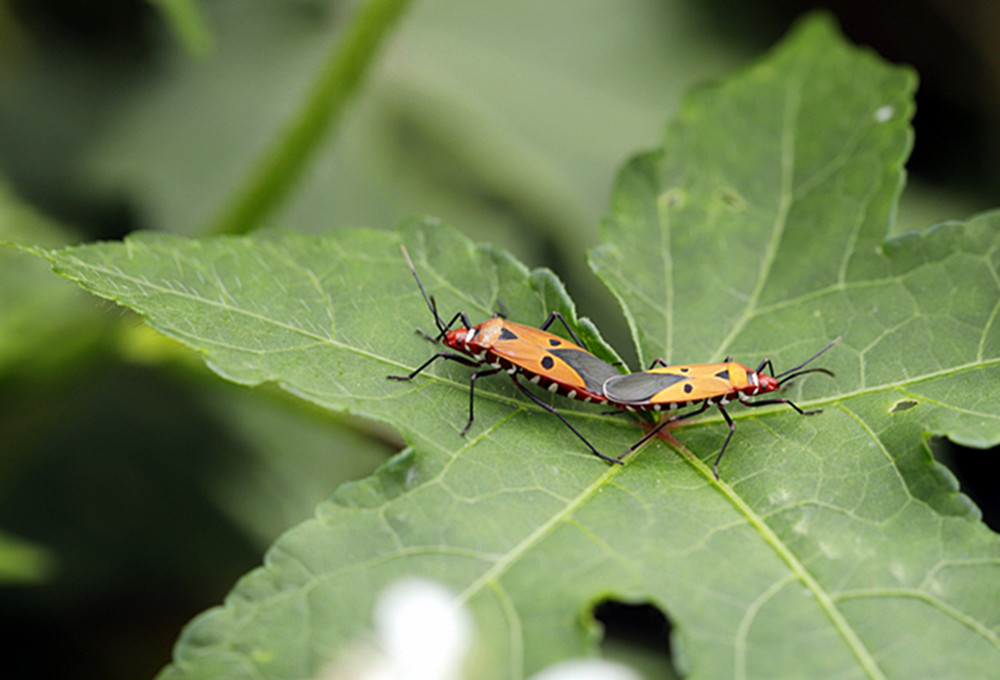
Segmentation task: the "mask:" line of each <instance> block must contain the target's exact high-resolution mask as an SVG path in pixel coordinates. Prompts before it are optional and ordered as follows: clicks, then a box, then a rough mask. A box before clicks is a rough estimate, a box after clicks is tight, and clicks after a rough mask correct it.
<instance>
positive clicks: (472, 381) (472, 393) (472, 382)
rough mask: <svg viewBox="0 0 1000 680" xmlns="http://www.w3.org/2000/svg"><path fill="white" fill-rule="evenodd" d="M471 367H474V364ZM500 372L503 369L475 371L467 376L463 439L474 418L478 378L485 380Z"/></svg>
mask: <svg viewBox="0 0 1000 680" xmlns="http://www.w3.org/2000/svg"><path fill="white" fill-rule="evenodd" d="M473 365H474V366H475V364H473ZM501 370H503V369H500V368H491V369H489V370H488V371H476V372H475V373H473V374H472V375H470V376H469V422H467V423H466V424H465V427H463V428H462V432H461V435H462V436H463V437H464V436H465V433H466V432H468V431H469V428H470V427H472V421H473V420H474V419H475V417H476V416H475V414H474V413H473V409H474V408H475V404H476V380H478V379H479V378H485V377H486V376H488V375H496V374H497V373H499V372H500V371H501Z"/></svg>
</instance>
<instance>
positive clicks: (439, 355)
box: [386, 352, 482, 380]
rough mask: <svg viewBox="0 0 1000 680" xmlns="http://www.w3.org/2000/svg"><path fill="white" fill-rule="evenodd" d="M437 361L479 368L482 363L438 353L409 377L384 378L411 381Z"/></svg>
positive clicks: (459, 355) (390, 376) (451, 354)
mask: <svg viewBox="0 0 1000 680" xmlns="http://www.w3.org/2000/svg"><path fill="white" fill-rule="evenodd" d="M438 359H448V360H449V361H457V362H458V363H460V364H465V365H466V366H481V365H482V362H479V361H473V360H472V359H467V358H466V357H463V356H462V355H461V354H453V353H451V352H438V353H437V354H435V355H434V356H432V357H431V358H430V359H428V360H427V361H425V362H424V363H422V364H420V365H419V366H417V367H416V368H415V369H413V371H412V372H411V373H410V374H409V375H387V376H386V378H388V379H389V380H412V379H413V378H414V377H415V376H416V375H417V374H419V373H421V372H423V370H424V369H425V368H427V367H428V366H430V365H431V364H433V363H434V362H435V361H437V360H438Z"/></svg>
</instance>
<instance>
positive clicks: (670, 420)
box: [615, 401, 709, 460]
mask: <svg viewBox="0 0 1000 680" xmlns="http://www.w3.org/2000/svg"><path fill="white" fill-rule="evenodd" d="M708 407H709V403H708V402H707V401H703V402H702V403H701V406H699V407H698V408H696V409H695V410H694V411H690V412H688V413H682V414H680V415H678V416H673V417H672V418H664V419H663V421H662V422H660V423H658V424H657V426H656V427H654V428H653V429H652V430H650V431H649V432H647V433H646V434H645V435H643V437H642V439H640V440H639V441H637V442H636V443H635V444H633V445H632V446H630V447H629V448H628V450H626V451H625V453H623V454H621V455H620V456H618V458H616V459H615V460H621V459H622V458H624V457H625V456H627V455H629V454H630V453H632V452H633V451H635V450H636V449H638V448H640V447H641V446H642V445H643V444H645V443H646V442H648V441H649V440H650V439H652V438H653V437H655V436H656V435H657V434H659V432H660V430H662V429H663V428H665V427H666V426H667V425H669V424H670V423H676V422H677V421H678V420H686V419H688V418H693V417H694V416H696V415H698V414H700V413H704V412H705V411H706V410H707V409H708Z"/></svg>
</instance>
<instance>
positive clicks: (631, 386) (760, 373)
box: [602, 338, 840, 479]
mask: <svg viewBox="0 0 1000 680" xmlns="http://www.w3.org/2000/svg"><path fill="white" fill-rule="evenodd" d="M838 342H840V338H837V339H836V340H834V341H833V342H831V343H830V344H828V345H827V346H826V347H824V348H823V349H821V350H820V351H818V352H816V354H814V355H812V356H811V357H809V358H808V359H806V360H805V361H803V362H802V363H801V364H799V365H798V366H795V367H794V368H790V369H788V370H787V371H785V372H783V373H778V374H777V375H775V373H774V366H773V365H772V364H771V360H770V359H764V361H762V362H760V366H758V367H757V370H756V371H752V370H750V369H749V368H747V367H746V366H744V365H743V364H740V363H737V362H735V361H733V360H732V357H726V360H725V361H724V362H722V363H715V364H686V365H677V366H670V365H668V364H667V363H666V362H665V361H664V360H663V359H657V360H656V361H654V362H653V365H654V366H656V365H657V364H659V366H660V367H659V368H650V369H649V370H648V371H643V372H641V373H630V374H628V375H617V376H612V377H611V378H609V379H608V380H607V382H605V383H604V385H603V387H602V391H603V392H604V397H605V398H606V399H607V400H608V403H610V404H613V405H614V406H617V407H619V408H622V409H625V410H627V411H663V410H667V409H670V410H673V409H678V408H683V407H684V406H691V405H694V404H697V403H698V402H701V405H700V406H699V407H698V408H697V409H695V410H694V411H691V412H689V413H683V414H680V415H677V416H673V417H671V418H667V419H665V420H664V421H663V422H661V423H659V424H658V425H657V426H656V427H654V428H653V429H652V430H650V431H649V432H648V433H647V434H646V436H644V437H643V438H642V439H640V440H639V441H638V442H636V444H635V445H634V446H632V447H631V448H630V449H628V450H627V451H626V452H625V453H623V454H621V456H619V458H624V457H625V456H627V455H629V454H630V453H632V452H633V451H635V450H636V449H638V448H639V447H640V446H642V445H643V444H645V443H646V442H647V441H649V440H650V439H652V438H653V437H655V436H656V435H657V433H658V432H659V431H660V430H662V429H663V428H664V427H666V426H667V425H669V424H670V423H676V422H677V421H679V420H684V419H686V418H691V417H693V416H696V415H698V414H700V413H704V412H705V411H706V410H707V409H708V407H709V406H711V405H712V404H715V405H716V406H718V407H719V412H720V413H721V414H722V417H723V418H725V419H726V423H727V424H728V425H729V434H728V435H727V436H726V441H725V442H723V444H722V449H721V450H720V451H719V455H717V456H716V457H715V463H714V464H713V465H712V472H714V473H715V478H716V479H718V478H719V461H720V460H722V454H724V453H725V452H726V447H727V446H729V440H730V439H732V438H733V432H735V431H736V423H734V422H733V419H732V418H730V417H729V414H728V413H726V409H725V408H724V407H725V405H726V404H728V403H729V402H731V401H734V400H735V401H739V402H740V403H741V404H743V405H744V406H767V405H769V404H788V405H789V406H791V407H792V408H793V409H795V410H796V411H797V412H798V413H799V414H800V415H804V416H811V415H813V414H816V413H821V412H822V409H816V410H814V411H803V410H802V409H801V408H799V407H798V406H796V405H795V404H794V403H792V402H791V401H789V400H788V399H784V398H777V399H762V400H759V401H747V400H746V397H753V396H756V395H758V394H763V393H765V392H773V391H775V390H777V389H779V388H781V387H783V386H785V385H787V384H788V382H789V381H790V380H793V379H794V378H797V377H799V376H801V375H805V374H807V373H825V374H827V375H829V376H832V375H833V373H831V372H830V371H828V370H827V369H825V368H807V369H806V370H804V371H803V370H801V369H802V367H804V366H805V365H806V364H808V363H810V362H811V361H813V360H814V359H816V358H817V357H818V356H819V355H821V354H823V352H825V351H827V350H828V349H830V348H831V347H833V346H834V345H835V344H837V343H838ZM765 369H770V371H771V374H770V375H768V374H766V373H764V370H765Z"/></svg>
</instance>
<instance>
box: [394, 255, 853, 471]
mask: <svg viewBox="0 0 1000 680" xmlns="http://www.w3.org/2000/svg"><path fill="white" fill-rule="evenodd" d="M402 251H403V256H404V257H405V258H406V262H407V264H408V265H409V267H410V271H411V272H412V273H413V277H414V279H416V281H417V286H418V287H419V288H420V292H421V294H422V295H423V297H424V300H425V301H426V303H427V306H428V307H429V308H430V310H431V313H432V314H433V315H434V322H435V323H436V324H437V327H438V331H439V333H438V335H437V336H436V337H432V336H429V335H428V336H427V337H428V338H429V339H430V340H433V341H435V342H441V343H443V344H444V345H445V346H446V347H449V348H451V349H453V350H456V351H457V352H460V353H456V352H438V353H437V354H434V355H433V356H431V357H430V358H429V359H428V360H427V361H425V362H424V363H423V364H421V365H420V366H418V367H417V368H416V369H414V370H413V371H412V372H411V373H410V374H409V375H404V376H400V375H390V376H388V377H389V378H390V379H392V380H411V379H413V378H414V377H416V376H417V375H419V374H420V373H421V372H422V371H423V370H424V369H426V368H427V367H428V366H430V365H431V364H432V363H434V362H435V361H437V360H438V359H448V360H450V361H457V362H459V363H461V364H465V365H466V366H471V367H479V366H488V367H489V368H487V369H485V370H482V371H476V372H475V373H473V374H472V375H471V376H470V377H469V420H468V422H466V424H465V427H464V428H463V429H462V434H463V435H464V434H465V433H466V432H468V430H469V428H470V427H471V426H472V421H473V420H474V418H475V414H474V407H475V385H476V380H478V379H479V378H483V377H486V376H490V375H495V374H497V373H500V372H501V371H505V372H506V373H508V374H509V375H510V377H511V380H513V381H514V384H515V385H516V386H517V388H518V389H519V390H520V391H521V392H523V393H524V394H525V395H526V396H527V397H528V398H529V399H531V400H532V401H533V402H535V403H536V404H538V405H539V406H540V407H542V408H543V409H545V410H546V411H548V412H550V413H552V414H553V415H555V416H556V417H558V418H559V419H560V420H561V421H562V422H563V424H564V425H566V427H568V428H569V429H570V430H571V431H572V432H573V434H575V435H576V436H577V437H579V438H580V440H581V441H582V442H583V443H584V444H586V445H587V447H588V448H589V449H590V450H591V452H593V453H594V455H596V456H598V457H600V458H602V459H604V460H606V461H608V462H609V463H617V464H621V463H622V459H623V458H625V457H626V456H628V455H629V454H630V453H632V452H633V451H635V450H636V449H638V448H639V447H640V446H642V445H643V444H645V443H646V442H647V441H649V440H650V439H651V438H653V437H654V436H656V434H657V433H659V432H660V431H661V430H662V429H663V428H664V427H666V426H667V425H668V424H670V423H672V422H677V421H679V420H684V419H686V418H690V417H692V416H696V415H698V414H700V413H704V412H705V411H706V410H707V409H708V408H709V407H710V406H711V405H713V404H714V405H716V406H717V407H718V409H719V411H720V412H721V413H722V416H723V418H725V419H726V423H727V424H728V425H729V434H728V435H727V437H726V441H725V442H724V443H723V445H722V449H721V450H720V451H719V454H718V455H717V456H716V458H715V463H714V464H713V466H712V470H713V472H714V473H715V477H716V479H718V477H719V461H720V460H721V459H722V455H723V454H724V453H725V452H726V447H728V446H729V441H730V440H731V439H732V436H733V432H735V431H736V424H735V423H734V422H733V419H732V418H731V417H730V416H729V414H728V413H727V412H726V409H725V408H724V407H725V405H726V404H727V403H729V402H730V401H732V400H737V401H739V402H740V403H742V404H744V405H746V406H765V405H768V404H788V405H789V406H791V407H792V408H793V409H795V411H797V412H798V413H800V414H801V415H812V414H815V413H819V412H820V411H821V409H817V410H814V411H803V410H802V409H801V408H799V407H798V406H796V405H795V404H794V403H792V402H791V401H789V400H788V399H784V398H775V399H765V400H761V401H746V397H748V396H755V395H758V394H762V393H764V392H773V391H775V390H777V389H779V388H780V387H781V386H782V385H785V384H787V383H788V382H789V381H790V380H792V379H793V378H796V377H798V376H800V375H805V374H806V373H826V374H827V375H833V374H832V373H831V372H830V371H828V370H826V369H824V368H810V369H805V370H802V369H803V367H804V366H805V365H806V364H808V363H809V362H811V361H813V360H814V359H815V358H816V357H818V356H819V355H821V354H823V352H825V351H826V350H828V349H829V348H830V347H832V346H833V345H834V344H835V343H837V342H838V341H839V340H840V338H837V339H836V340H834V341H833V342H831V343H830V344H828V345H827V346H826V347H824V348H823V349H821V350H820V351H819V352H817V353H816V354H814V355H813V356H812V357H810V358H809V359H807V360H806V361H804V362H802V363H801V364H799V365H798V366H796V367H794V368H792V369H789V370H787V371H785V372H783V373H778V374H775V373H774V366H773V365H772V364H771V361H770V360H769V359H765V360H764V361H762V362H761V364H760V366H758V367H757V370H756V371H754V370H751V369H749V368H747V367H746V366H744V365H742V364H739V363H737V362H734V361H732V358H731V357H729V358H727V359H726V360H725V362H722V363H714V364H688V365H683V366H680V365H678V366H670V365H668V364H667V363H666V362H665V361H663V360H662V359H657V360H656V361H655V362H653V366H651V367H650V369H649V370H647V371H643V372H640V373H630V374H621V373H619V371H618V370H617V369H616V368H615V367H614V366H612V365H611V364H609V363H607V362H605V361H602V360H601V359H599V358H597V357H595V356H594V355H593V354H591V353H590V352H588V351H586V350H585V349H583V348H582V347H580V344H581V343H580V340H579V338H577V337H576V334H575V333H574V332H573V329H572V328H570V327H569V324H568V323H566V319H565V318H563V316H562V315H561V314H559V313H558V312H552V313H551V314H549V317H548V318H547V319H546V320H545V322H544V323H543V324H542V325H541V326H540V327H539V328H532V327H531V326H524V325H522V324H518V323H514V322H512V321H507V320H506V319H503V318H500V317H494V318H492V319H489V320H487V321H484V322H482V323H480V324H476V325H475V326H473V325H472V324H471V323H470V322H469V319H468V317H467V316H466V315H465V313H464V312H458V313H457V314H455V316H454V317H452V319H451V321H449V322H448V323H445V322H444V321H443V320H442V319H441V316H440V315H439V314H438V312H437V306H436V305H435V303H434V300H433V299H432V298H429V297H428V296H427V292H426V291H425V290H424V287H423V284H422V283H421V282H420V277H419V276H418V275H417V271H416V269H415V268H414V266H413V262H412V261H411V260H410V256H409V253H407V252H406V248H402ZM557 319H558V320H559V321H560V322H561V323H562V324H563V326H564V327H565V328H566V330H567V331H568V332H569V334H570V336H571V337H572V338H573V340H574V341H575V342H576V344H573V343H571V342H569V341H567V340H564V339H563V338H561V337H559V336H557V335H553V334H552V333H549V332H548V331H547V329H548V328H549V326H551V325H552V323H553V322H555V321H556V320H557ZM458 321H461V322H462V325H461V326H458V327H456V328H452V326H454V325H455V323H456V322H458ZM765 369H770V371H771V374H770V375H768V374H767V373H764V371H765ZM519 375H524V376H526V377H527V379H528V380H529V381H530V382H532V383H535V384H537V385H539V386H541V387H543V388H546V389H547V390H548V391H550V392H555V393H557V394H561V395H563V396H565V397H569V398H570V399H578V400H580V401H584V402H592V403H598V404H611V405H612V406H615V407H617V408H620V409H623V410H626V411H662V410H665V409H677V408H681V407H684V406H698V408H696V409H695V410H693V411H690V412H688V413H683V414H680V415H675V416H673V417H671V418H665V419H663V420H662V421H661V422H660V423H658V424H657V425H656V426H655V427H654V428H653V429H651V430H650V431H649V432H648V433H647V434H646V435H645V436H644V437H642V439H640V440H639V441H638V442H636V443H635V444H634V445H633V446H632V447H630V448H629V449H628V450H626V451H625V452H624V453H622V454H620V455H619V456H616V457H610V456H606V455H605V454H603V453H601V452H600V451H598V450H597V448H596V447H594V445H593V444H591V443H590V442H589V441H588V440H587V438H586V437H584V436H583V435H582V434H580V432H579V431H578V430H577V429H576V428H575V427H573V425H572V424H571V423H570V422H569V421H568V420H566V418H565V417H564V416H563V415H562V414H561V413H560V412H559V411H558V410H557V409H556V408H555V407H553V406H551V405H550V404H547V403H545V402H544V401H542V400H541V399H539V398H538V397H537V396H535V394H534V393H532V392H531V391H530V390H528V389H527V388H526V387H525V386H524V385H522V384H521V383H520V382H519V381H518V376H519ZM699 404H700V406H699Z"/></svg>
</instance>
